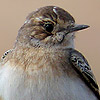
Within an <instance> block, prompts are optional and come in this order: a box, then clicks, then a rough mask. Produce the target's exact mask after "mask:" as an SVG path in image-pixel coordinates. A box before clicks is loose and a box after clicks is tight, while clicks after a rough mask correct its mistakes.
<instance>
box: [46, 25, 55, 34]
mask: <svg viewBox="0 0 100 100" xmlns="http://www.w3.org/2000/svg"><path fill="white" fill-rule="evenodd" d="M44 28H45V30H46V31H47V32H52V31H53V28H54V26H53V24H45V25H44Z"/></svg>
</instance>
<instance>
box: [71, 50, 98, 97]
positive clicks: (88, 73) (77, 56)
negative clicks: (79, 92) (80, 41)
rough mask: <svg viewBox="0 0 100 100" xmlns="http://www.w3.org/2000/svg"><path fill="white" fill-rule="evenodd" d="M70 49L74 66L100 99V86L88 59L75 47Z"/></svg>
mask: <svg viewBox="0 0 100 100" xmlns="http://www.w3.org/2000/svg"><path fill="white" fill-rule="evenodd" d="M69 51H70V53H69V54H70V56H69V60H70V63H71V64H72V65H73V68H74V69H75V70H76V72H77V73H78V74H79V75H80V76H81V78H82V79H83V80H84V82H85V83H86V84H87V85H88V87H89V88H91V89H92V91H93V92H94V93H95V95H96V96H97V97H98V98H99V99H100V93H99V87H98V84H97V82H96V79H95V77H94V74H93V72H92V70H91V67H90V65H89V64H88V61H87V60H86V58H85V57H84V56H83V55H82V54H81V53H80V52H79V51H77V50H75V49H69Z"/></svg>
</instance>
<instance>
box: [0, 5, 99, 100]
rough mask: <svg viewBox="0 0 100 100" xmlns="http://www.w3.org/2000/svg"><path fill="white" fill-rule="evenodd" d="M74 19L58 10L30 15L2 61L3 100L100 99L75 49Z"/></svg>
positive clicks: (45, 9)
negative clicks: (12, 46)
mask: <svg viewBox="0 0 100 100" xmlns="http://www.w3.org/2000/svg"><path fill="white" fill-rule="evenodd" d="M87 27H88V26H87V25H76V24H75V20H74V18H73V17H72V16H71V15H70V14H69V13H68V12H66V11H64V10H63V9H61V8H59V7H54V6H47V7H42V8H40V9H38V10H37V11H35V12H32V13H31V14H29V16H28V17H27V18H26V21H25V23H24V25H23V26H22V27H21V28H20V30H19V32H18V36H17V38H16V43H15V46H14V48H13V49H12V50H10V51H8V52H6V53H5V54H4V55H3V57H2V58H1V62H0V100H99V99H100V94H99V87H98V85H97V82H96V80H95V77H94V75H93V73H92V71H91V68H90V66H89V64H88V62H87V60H86V59H85V58H84V56H83V55H82V54H81V53H79V52H78V51H76V50H75V49H74V35H75V31H78V30H81V29H85V28H87Z"/></svg>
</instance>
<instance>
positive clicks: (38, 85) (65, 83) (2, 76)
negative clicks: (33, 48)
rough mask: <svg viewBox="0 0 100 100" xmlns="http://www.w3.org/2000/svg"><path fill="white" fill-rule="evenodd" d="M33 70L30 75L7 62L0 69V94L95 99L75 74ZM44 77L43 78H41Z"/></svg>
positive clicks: (27, 99) (7, 98) (39, 99)
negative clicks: (59, 74) (61, 74)
mask: <svg viewBox="0 0 100 100" xmlns="http://www.w3.org/2000/svg"><path fill="white" fill-rule="evenodd" d="M43 73H44V72H42V71H41V72H37V71H33V72H32V75H31V76H28V74H27V72H24V70H23V69H21V68H19V67H14V66H11V65H10V64H9V62H8V63H6V64H5V66H3V68H2V69H1V70H0V96H1V97H2V98H4V100H97V99H96V97H95V96H94V94H93V93H92V92H91V91H90V89H89V88H87V86H86V85H85V84H84V82H83V81H82V80H81V79H80V78H79V77H77V76H73V77H71V76H68V75H67V74H65V75H63V76H58V77H55V76H53V75H51V76H50V74H51V73H52V70H50V72H49V73H47V74H43ZM43 77H44V78H43Z"/></svg>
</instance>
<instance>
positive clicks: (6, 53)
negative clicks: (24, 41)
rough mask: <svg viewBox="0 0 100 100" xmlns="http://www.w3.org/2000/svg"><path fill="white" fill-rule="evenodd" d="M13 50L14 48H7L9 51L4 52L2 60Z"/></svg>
mask: <svg viewBox="0 0 100 100" xmlns="http://www.w3.org/2000/svg"><path fill="white" fill-rule="evenodd" d="M12 50H13V49H10V50H7V51H6V52H5V53H4V54H3V56H2V57H1V60H3V59H4V58H5V57H6V56H7V55H8V53H10V52H12Z"/></svg>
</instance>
